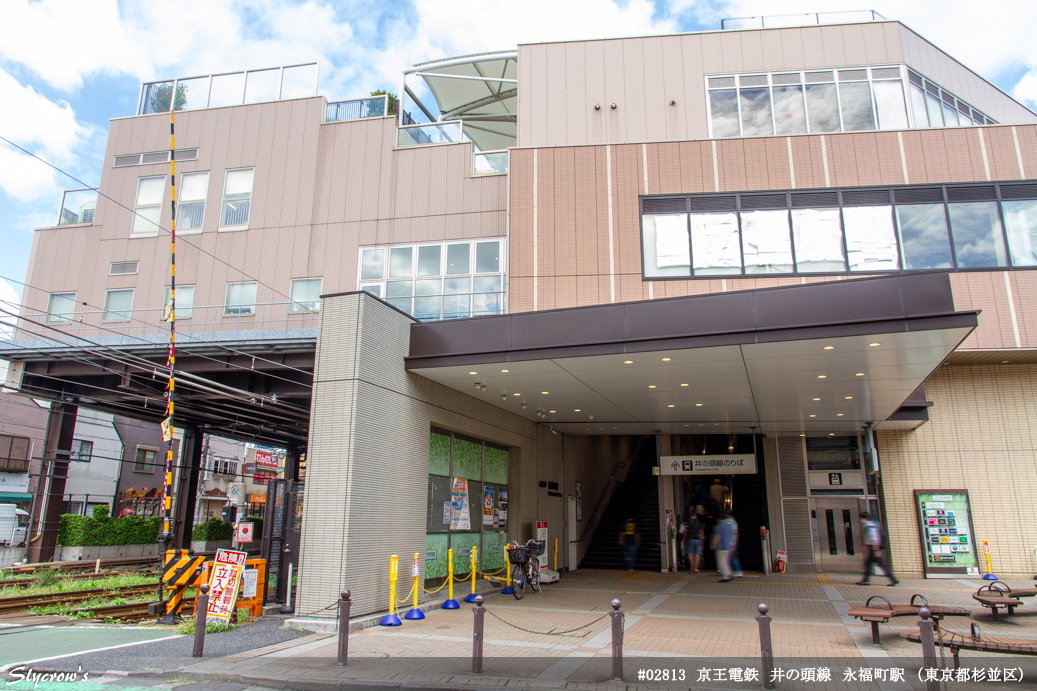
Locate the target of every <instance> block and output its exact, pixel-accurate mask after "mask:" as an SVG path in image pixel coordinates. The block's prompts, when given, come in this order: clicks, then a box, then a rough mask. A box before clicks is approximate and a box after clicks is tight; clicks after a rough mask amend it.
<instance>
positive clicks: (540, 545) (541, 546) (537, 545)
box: [529, 540, 547, 557]
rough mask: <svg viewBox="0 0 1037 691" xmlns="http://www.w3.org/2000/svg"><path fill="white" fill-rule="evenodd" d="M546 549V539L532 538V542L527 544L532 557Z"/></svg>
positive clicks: (537, 555)
mask: <svg viewBox="0 0 1037 691" xmlns="http://www.w3.org/2000/svg"><path fill="white" fill-rule="evenodd" d="M546 549H547V541H546V540H534V541H533V544H531V545H530V546H529V554H530V555H531V556H534V557H539V556H540V555H541V554H543V553H544V551H545V550H546Z"/></svg>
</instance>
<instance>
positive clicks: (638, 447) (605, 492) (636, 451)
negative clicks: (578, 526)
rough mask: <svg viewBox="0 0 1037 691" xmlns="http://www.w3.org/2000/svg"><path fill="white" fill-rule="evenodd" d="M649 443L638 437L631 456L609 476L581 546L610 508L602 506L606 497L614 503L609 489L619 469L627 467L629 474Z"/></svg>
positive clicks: (585, 528) (586, 526) (584, 529)
mask: <svg viewBox="0 0 1037 691" xmlns="http://www.w3.org/2000/svg"><path fill="white" fill-rule="evenodd" d="M646 441H647V437H638V439H637V443H636V444H634V448H633V449H632V450H631V452H630V455H629V456H627V457H626V458H625V459H622V460H619V461H617V462H616V467H615V468H613V469H612V474H611V475H609V481H608V482H607V483H605V489H604V490H602V492H601V496H600V497H598V503H597V504H596V505H595V506H594V511H593V512H591V520H590V521H589V522H588V523H587V524H586V525H585V526H584V527H583V533H582V534H581V535H580V544H581V545H582V544H583V541H584V540H585V539H586V538H587V533H588V532H589V531H590V529H591V528H592V527H593V528H597V525H598V523H599V522H600V521H601V516H602V515H603V514H604V513H605V509H606V508H607V507H608V503H605V506H602V502H604V501H605V497H608V498H609V501H612V493H611V492H609V489H610V488H612V486H613V484H616V475H617V474H618V473H619V469H620V468H621V467H623V466H624V465H626V466H627V473H629V472H630V466H631V465H632V464H633V462H634V460H635V459H637V456H638V454H640V453H641V447H642V446H644V444H645V442H646Z"/></svg>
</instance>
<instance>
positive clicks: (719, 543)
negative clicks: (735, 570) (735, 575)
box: [713, 511, 735, 583]
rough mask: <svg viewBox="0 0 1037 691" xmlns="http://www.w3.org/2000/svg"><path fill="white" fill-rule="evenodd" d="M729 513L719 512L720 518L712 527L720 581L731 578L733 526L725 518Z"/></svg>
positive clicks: (724, 581)
mask: <svg viewBox="0 0 1037 691" xmlns="http://www.w3.org/2000/svg"><path fill="white" fill-rule="evenodd" d="M730 515H731V514H729V513H727V512H726V511H724V512H722V513H721V514H720V520H719V521H717V524H716V525H715V526H714V527H713V549H714V550H715V551H716V555H717V571H719V572H720V582H721V583H727V582H728V581H730V580H731V548H732V547H734V540H735V532H734V527H733V526H732V525H731V523H729V522H728V521H727V520H725V519H726V518H728V517H729V516H730Z"/></svg>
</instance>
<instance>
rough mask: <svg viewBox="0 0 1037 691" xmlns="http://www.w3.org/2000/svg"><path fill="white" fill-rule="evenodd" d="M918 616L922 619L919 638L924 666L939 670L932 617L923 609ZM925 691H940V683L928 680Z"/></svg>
mask: <svg viewBox="0 0 1037 691" xmlns="http://www.w3.org/2000/svg"><path fill="white" fill-rule="evenodd" d="M918 616H920V617H921V619H920V620H919V621H918V637H919V640H920V641H921V643H922V660H923V665H924V666H925V668H926V669H937V668H938V663H937V661H936V641H935V640H934V638H933V620H932V619H930V618H929V617H930V616H931V615H930V612H929V608H928V607H922V608H921V609H919V610H918ZM925 691H940V682H938V681H937V680H935V679H929V680H927V681H926V682H925Z"/></svg>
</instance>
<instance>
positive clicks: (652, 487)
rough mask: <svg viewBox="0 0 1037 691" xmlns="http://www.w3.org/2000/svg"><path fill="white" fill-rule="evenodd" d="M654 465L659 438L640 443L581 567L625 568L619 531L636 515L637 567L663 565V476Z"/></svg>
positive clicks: (653, 567) (648, 568)
mask: <svg viewBox="0 0 1037 691" xmlns="http://www.w3.org/2000/svg"><path fill="white" fill-rule="evenodd" d="M653 466H655V441H654V440H649V441H648V442H647V443H644V444H641V445H640V449H639V451H638V453H637V456H635V458H634V461H633V464H632V466H631V468H630V471H629V472H628V473H627V477H626V480H625V481H624V482H623V483H621V484H619V485H618V486H617V487H616V490H615V491H614V492H613V494H612V499H611V501H610V502H609V505H608V506H607V507H606V508H605V511H604V513H603V514H602V517H601V521H600V522H599V523H598V527H597V529H596V530H595V531H594V537H592V538H591V542H590V545H589V546H588V548H587V553H586V554H585V555H584V557H583V561H582V562H580V568H582V569H625V568H626V562H625V561H624V559H623V548H622V547H621V546H620V544H619V535H620V533H622V532H623V526H624V525H625V524H626V522H627V519H630V518H633V519H634V522H635V523H636V524H637V533H638V535H639V536H640V538H641V546H640V547H639V548H638V550H637V568H638V569H643V570H650V571H657V570H658V569H659V565H660V563H661V554H660V551H659V479H658V478H657V477H656V476H655V475H653V474H652V467H653Z"/></svg>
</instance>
